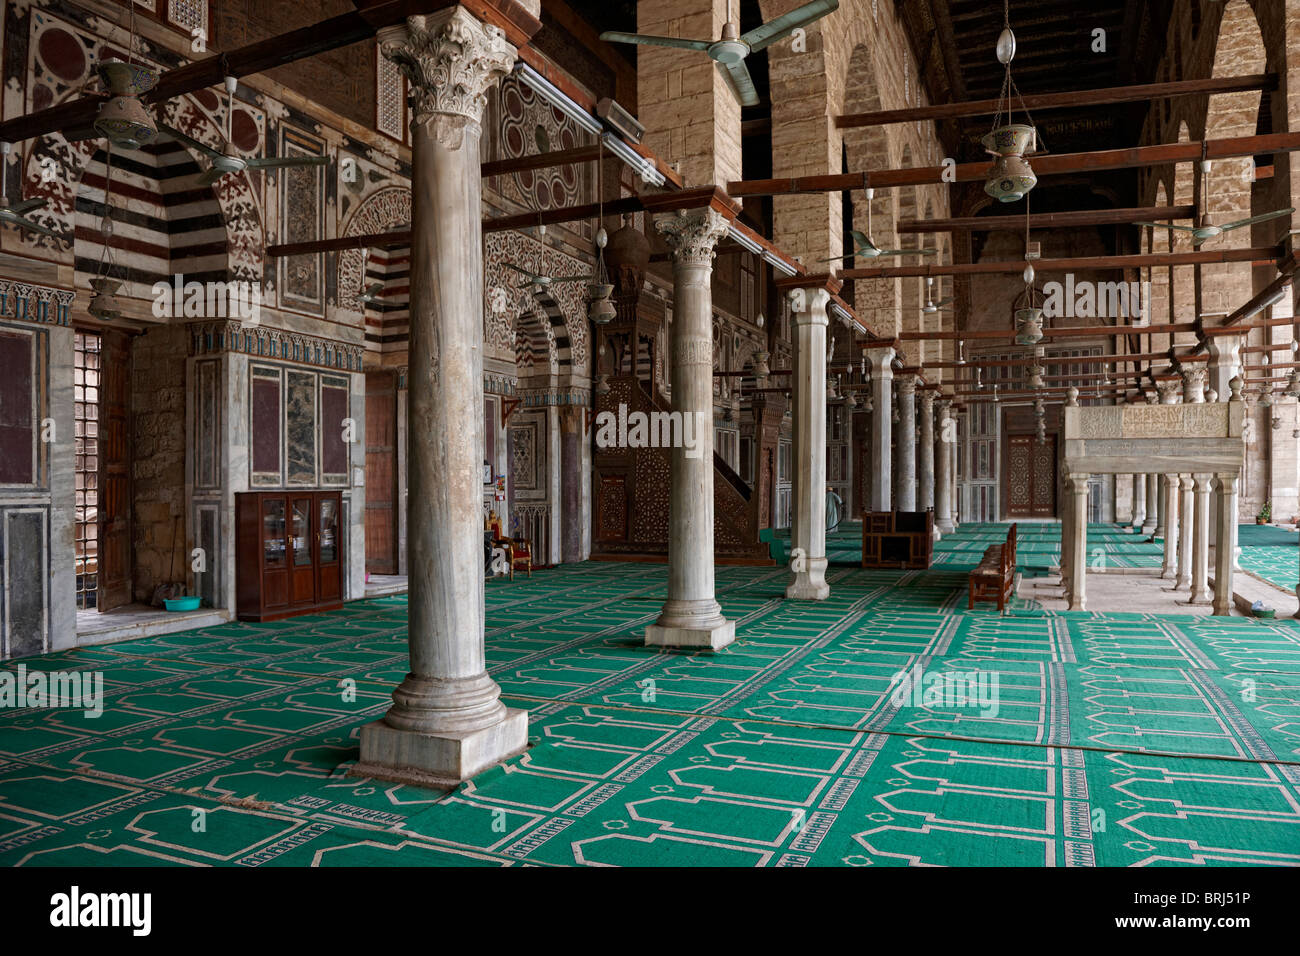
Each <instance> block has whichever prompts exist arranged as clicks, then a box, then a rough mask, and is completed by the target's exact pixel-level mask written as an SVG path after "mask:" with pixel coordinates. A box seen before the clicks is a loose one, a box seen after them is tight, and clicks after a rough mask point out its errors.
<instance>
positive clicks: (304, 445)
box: [285, 371, 316, 485]
mask: <svg viewBox="0 0 1300 956" xmlns="http://www.w3.org/2000/svg"><path fill="white" fill-rule="evenodd" d="M286 379H287V382H286V388H285V451H286V454H285V459H286V463H287V475H286V477H285V481H286V483H287V484H290V485H314V484H316V376H315V375H314V374H312V373H310V372H293V371H290V372H288V373H286Z"/></svg>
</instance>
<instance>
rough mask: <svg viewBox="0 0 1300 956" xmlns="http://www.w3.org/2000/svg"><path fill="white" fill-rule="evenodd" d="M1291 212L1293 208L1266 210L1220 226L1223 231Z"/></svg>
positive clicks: (1276, 217) (1287, 214)
mask: <svg viewBox="0 0 1300 956" xmlns="http://www.w3.org/2000/svg"><path fill="white" fill-rule="evenodd" d="M1293 212H1295V209H1294V208H1292V209H1279V210H1278V211H1277V212H1266V213H1264V214H1263V215H1262V216H1251V217H1250V218H1249V219H1238V220H1237V221H1236V222H1230V223H1228V224H1227V225H1226V226H1222V227H1221V229H1222V231H1223V232H1227V231H1228V230H1229V229H1240V228H1241V227H1242V226H1251V225H1254V224H1255V223H1257V222H1268V221H1269V220H1270V219H1278V218H1280V217H1282V216H1289V215H1291V213H1293Z"/></svg>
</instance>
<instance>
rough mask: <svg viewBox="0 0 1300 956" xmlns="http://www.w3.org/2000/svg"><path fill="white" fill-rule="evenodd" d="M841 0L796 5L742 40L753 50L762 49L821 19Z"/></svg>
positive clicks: (814, 1) (835, 7)
mask: <svg viewBox="0 0 1300 956" xmlns="http://www.w3.org/2000/svg"><path fill="white" fill-rule="evenodd" d="M839 6H840V0H813V2H812V3H805V4H804V5H803V6H802V7H795V8H794V9H793V10H791V11H790V12H789V13H787V14H784V15H782V16H779V17H777V18H776V19H775V20H771V21H769V22H768V23H764V24H763V25H762V26H761V27H755V28H754V29H753V30H750V31H749V32H748V33H746V34H744V35H743V36H742V37H741V38H740V42H742V43H747V44H749V48H750V49H751V50H761V49H763V48H764V47H768V46H771V45H772V44H773V43H775V42H776V41H777V40H782V39H784V38H786V37H787V36H789V35H790V34H791V33H793V32H794V31H795V30H797V29H799V28H800V27H802V26H805V25H806V24H809V23H812V22H813V21H814V20H820V19H821V18H822V17H824V16H826V14H828V13H833V12H834V11H836V10H838V9H839Z"/></svg>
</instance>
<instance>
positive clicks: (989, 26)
mask: <svg viewBox="0 0 1300 956" xmlns="http://www.w3.org/2000/svg"><path fill="white" fill-rule="evenodd" d="M895 2H896V5H897V8H898V11H899V14H900V15H901V16H902V18H903V20H904V23H905V24H906V26H907V29H908V33H909V37H910V39H911V42H912V46H913V49H914V52H915V55H916V58H917V60H916V62H917V63H919V64H920V65H921V71H922V76H923V80H924V82H925V84H926V88H927V92H928V93H929V95H930V100H931V102H933V103H948V102H955V101H958V102H959V101H964V100H976V99H992V98H996V97H997V96H998V95H999V94H1000V92H1001V89H1002V80H1003V68H1002V65H1001V64H1000V63H998V61H997V56H996V55H995V52H994V48H995V45H996V43H997V38H998V34H999V33H1001V32H1002V25H1003V10H1002V4H1000V3H997V2H996V0H992V2H990V0H895ZM1172 5H1173V0H1087V2H1086V3H1080V2H1079V0H1011V5H1010V15H1011V28H1012V30H1013V31H1014V32H1015V34H1016V56H1015V60H1014V61H1013V62H1012V74H1011V75H1012V78H1013V80H1014V81H1015V84H1016V86H1017V87H1018V89H1019V90H1020V92H1021V93H1023V94H1030V93H1053V92H1069V91H1077V90H1088V89H1098V88H1102V87H1109V86H1125V85H1130V84H1137V83H1149V82H1151V81H1152V80H1153V78H1154V74H1155V68H1156V65H1157V64H1158V62H1159V60H1160V57H1161V55H1162V54H1163V52H1164V44H1165V30H1166V25H1167V23H1168V17H1169V12H1170V9H1171V7H1172ZM1096 30H1102V31H1104V38H1105V51H1104V52H1095V51H1094V49H1093V48H1094V44H1095V42H1096V37H1095V35H1094V31H1096ZM1147 108H1148V104H1146V103H1135V104H1126V105H1120V106H1115V105H1110V106H1097V107H1085V108H1082V109H1069V110H1042V111H1037V112H1034V113H1033V119H1034V124H1035V126H1037V127H1038V129H1039V131H1040V136H1041V142H1040V147H1041V146H1045V147H1046V148H1047V150H1049V151H1050V152H1053V153H1072V152H1081V151H1085V150H1091V149H1107V148H1118V147H1122V146H1134V145H1137V139H1138V135H1139V133H1140V131H1141V127H1142V122H1143V119H1144V118H1145V115H1146V110H1147ZM1017 113H1019V110H1018V109H1017ZM1018 118H1019V117H1018ZM991 126H992V120H991V119H990V118H988V117H973V118H969V119H962V120H955V121H947V122H944V123H942V124H941V127H940V136H941V138H942V139H943V141H944V145H945V147H946V148H947V149H948V150H949V151H950V154H951V155H956V156H957V157H958V160H959V161H960V162H968V161H973V160H976V159H982V158H983V155H984V154H983V150H982V148H981V147H980V143H979V139H980V137H981V136H982V135H983V134H984V133H986V132H988V130H989V129H990V127H991ZM1104 179H1105V180H1106V181H1105V182H1104V183H1103V184H1102V185H1103V186H1104V188H1106V189H1108V190H1110V191H1112V192H1120V193H1121V195H1129V196H1130V197H1131V194H1132V191H1133V190H1135V188H1136V178H1135V177H1134V175H1133V174H1132V173H1123V174H1119V175H1116V176H1113V177H1104ZM1076 185H1077V184H1076ZM1050 189H1051V184H1050V183H1044V184H1042V185H1040V187H1039V189H1038V190H1036V191H1035V194H1036V198H1039V196H1044V195H1045V194H1046V193H1047V192H1050ZM1045 198H1046V197H1045ZM1076 198H1077V197H1076ZM1075 208H1078V207H1077V206H1076V207H1075Z"/></svg>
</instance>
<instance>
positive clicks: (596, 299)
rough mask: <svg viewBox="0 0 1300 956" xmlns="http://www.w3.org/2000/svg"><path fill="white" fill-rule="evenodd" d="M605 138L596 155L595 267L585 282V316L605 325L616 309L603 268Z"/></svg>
mask: <svg viewBox="0 0 1300 956" xmlns="http://www.w3.org/2000/svg"><path fill="white" fill-rule="evenodd" d="M604 158H605V140H604V138H603V137H602V138H601V140H600V142H599V145H598V149H597V157H596V203H597V213H596V218H597V223H598V224H597V226H596V236H595V241H596V267H595V269H594V270H592V276H591V281H590V282H588V283H587V296H588V298H589V299H590V305H589V306H588V307H587V318H589V319H591V321H592V322H594V323H596V324H597V325H605V324H607V323H609V322H611V321H613V320H614V318H615V317H616V316H617V315H618V310H617V309H616V308H614V303H613V302H611V301H610V300H609V297H610V296H611V295H613V293H614V283H612V282H610V281H609V270H608V269H606V268H605V246H606V245H607V244H608V243H609V233H607V232H606V231H605V189H604V175H603V171H604V166H605V163H604Z"/></svg>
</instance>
